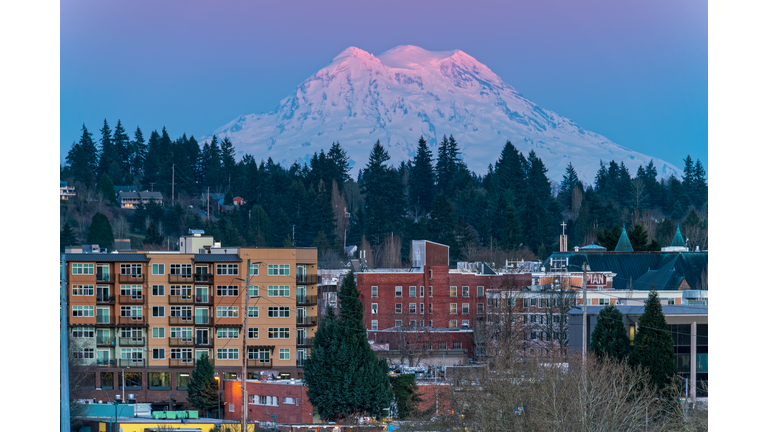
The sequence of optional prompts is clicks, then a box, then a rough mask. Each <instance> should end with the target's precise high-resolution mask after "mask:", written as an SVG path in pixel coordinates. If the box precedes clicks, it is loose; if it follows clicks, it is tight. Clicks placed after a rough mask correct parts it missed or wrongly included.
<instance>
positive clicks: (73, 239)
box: [59, 220, 77, 252]
mask: <svg viewBox="0 0 768 432" xmlns="http://www.w3.org/2000/svg"><path fill="white" fill-rule="evenodd" d="M76 244H77V236H76V235H75V229H74V228H73V227H72V224H71V223H69V220H67V221H66V222H64V226H63V227H61V232H59V249H60V251H61V252H64V248H65V247H66V246H74V245H76Z"/></svg>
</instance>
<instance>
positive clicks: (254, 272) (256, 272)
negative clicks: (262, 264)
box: [250, 263, 259, 276]
mask: <svg viewBox="0 0 768 432" xmlns="http://www.w3.org/2000/svg"><path fill="white" fill-rule="evenodd" d="M250 274H251V276H258V275H259V265H258V264H255V263H251V270H250Z"/></svg>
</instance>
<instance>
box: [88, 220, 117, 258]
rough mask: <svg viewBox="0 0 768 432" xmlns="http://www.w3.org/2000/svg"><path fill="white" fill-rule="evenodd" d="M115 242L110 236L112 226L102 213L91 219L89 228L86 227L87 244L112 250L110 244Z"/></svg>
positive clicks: (111, 235)
mask: <svg viewBox="0 0 768 432" xmlns="http://www.w3.org/2000/svg"><path fill="white" fill-rule="evenodd" d="M114 240H115V236H114V234H112V225H111V224H110V223H109V219H107V216H105V215H104V214H103V213H96V214H95V215H93V219H91V226H90V227H88V238H87V240H86V242H88V244H98V245H99V247H100V248H107V249H112V242H113V241H114Z"/></svg>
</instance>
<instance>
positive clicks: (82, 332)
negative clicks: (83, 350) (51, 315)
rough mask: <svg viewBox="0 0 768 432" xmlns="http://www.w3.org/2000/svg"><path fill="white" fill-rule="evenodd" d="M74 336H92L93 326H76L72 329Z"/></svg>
mask: <svg viewBox="0 0 768 432" xmlns="http://www.w3.org/2000/svg"><path fill="white" fill-rule="evenodd" d="M72 337H73V338H76V339H78V338H92V337H93V327H75V328H73V329H72Z"/></svg>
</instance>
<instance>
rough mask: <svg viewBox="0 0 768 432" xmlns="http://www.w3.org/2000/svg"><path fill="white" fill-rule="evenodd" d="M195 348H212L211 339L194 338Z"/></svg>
mask: <svg viewBox="0 0 768 432" xmlns="http://www.w3.org/2000/svg"><path fill="white" fill-rule="evenodd" d="M195 347H196V348H213V338H195Z"/></svg>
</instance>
